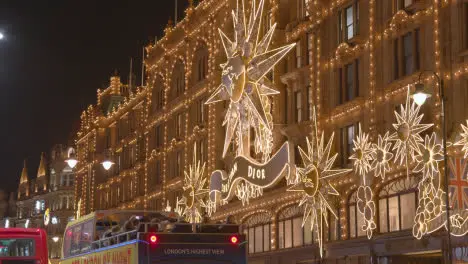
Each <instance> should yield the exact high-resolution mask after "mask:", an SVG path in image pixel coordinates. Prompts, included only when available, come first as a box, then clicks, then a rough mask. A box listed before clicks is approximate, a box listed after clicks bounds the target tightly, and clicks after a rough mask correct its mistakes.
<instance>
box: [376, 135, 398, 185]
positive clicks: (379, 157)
mask: <svg viewBox="0 0 468 264" xmlns="http://www.w3.org/2000/svg"><path fill="white" fill-rule="evenodd" d="M389 138H390V137H389V133H388V132H387V133H385V135H384V136H383V137H382V135H379V138H378V140H377V144H375V143H374V144H372V147H373V148H374V151H373V152H372V153H371V155H372V164H371V167H372V170H373V171H374V176H375V177H381V178H382V180H384V179H385V174H386V173H387V172H388V171H390V161H391V160H392V159H393V153H392V152H391V151H390V148H391V147H392V143H390V142H389Z"/></svg>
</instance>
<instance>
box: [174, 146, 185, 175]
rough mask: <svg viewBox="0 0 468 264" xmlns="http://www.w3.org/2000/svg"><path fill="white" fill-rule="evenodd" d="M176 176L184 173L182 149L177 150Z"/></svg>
mask: <svg viewBox="0 0 468 264" xmlns="http://www.w3.org/2000/svg"><path fill="white" fill-rule="evenodd" d="M175 166H176V167H175V175H174V176H175V177H179V176H181V175H182V173H181V172H182V169H183V168H182V153H181V152H180V151H178V152H176V164H175Z"/></svg>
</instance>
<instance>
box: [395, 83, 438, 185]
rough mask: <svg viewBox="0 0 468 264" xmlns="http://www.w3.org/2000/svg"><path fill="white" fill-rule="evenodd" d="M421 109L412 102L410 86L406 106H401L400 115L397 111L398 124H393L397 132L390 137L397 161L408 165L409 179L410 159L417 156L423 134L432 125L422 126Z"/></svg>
mask: <svg viewBox="0 0 468 264" xmlns="http://www.w3.org/2000/svg"><path fill="white" fill-rule="evenodd" d="M419 110H420V107H419V106H418V105H417V104H416V103H415V102H411V96H410V89H409V86H408V93H407V96H406V104H405V106H403V105H402V106H401V108H400V113H398V112H397V111H395V116H396V119H397V123H396V124H393V127H394V128H395V130H396V132H395V133H393V134H392V135H391V137H390V140H391V141H394V142H395V145H394V146H393V150H396V154H395V161H396V162H398V160H399V163H400V165H403V164H404V163H406V167H407V170H408V171H407V174H408V175H407V176H408V177H409V169H408V167H409V160H408V159H409V158H412V157H414V156H415V153H417V152H418V151H419V143H421V142H423V141H424V140H423V139H422V137H421V135H420V134H421V132H423V131H425V130H426V129H428V128H430V127H431V126H432V124H420V123H421V120H422V118H423V116H424V115H423V114H421V115H420V114H419Z"/></svg>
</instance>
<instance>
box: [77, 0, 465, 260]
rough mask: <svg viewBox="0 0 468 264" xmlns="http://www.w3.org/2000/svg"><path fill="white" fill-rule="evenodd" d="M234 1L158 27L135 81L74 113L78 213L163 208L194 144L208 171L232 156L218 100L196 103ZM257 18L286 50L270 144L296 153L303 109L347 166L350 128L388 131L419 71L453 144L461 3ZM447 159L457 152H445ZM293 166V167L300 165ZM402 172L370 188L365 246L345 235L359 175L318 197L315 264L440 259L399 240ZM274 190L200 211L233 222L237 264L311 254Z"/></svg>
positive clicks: (220, 57)
mask: <svg viewBox="0 0 468 264" xmlns="http://www.w3.org/2000/svg"><path fill="white" fill-rule="evenodd" d="M247 2H248V4H246V6H250V1H247ZM257 2H258V1H257ZM235 6H236V1H234V0H229V1H228V0H226V1H225V0H223V1H220V0H205V1H201V3H199V4H198V5H197V6H196V7H194V6H191V7H189V8H188V9H187V10H186V17H185V18H184V19H183V20H182V21H181V22H179V23H178V24H177V25H175V26H172V25H169V26H168V27H167V28H166V30H165V33H166V34H165V36H164V37H163V38H162V39H160V40H159V41H158V42H157V43H155V44H152V45H149V46H148V47H147V48H146V50H147V57H146V60H145V63H146V70H147V74H148V78H147V80H146V85H145V86H142V87H132V86H130V87H129V86H128V85H125V84H122V83H121V80H120V78H119V77H118V76H113V77H111V81H110V85H109V87H107V88H105V89H103V90H98V92H97V103H96V104H95V105H90V106H89V107H88V108H87V109H86V110H85V111H84V112H83V114H82V116H81V120H82V123H81V129H80V131H79V133H78V139H77V143H76V144H77V155H78V160H79V161H80V163H79V165H78V166H77V169H76V172H77V184H76V185H75V197H76V199H75V202H76V203H78V202H79V201H81V202H79V204H80V205H79V209H80V214H81V215H83V214H86V213H89V212H92V211H95V210H98V209H112V208H119V209H145V210H162V209H163V208H166V207H167V205H169V206H170V207H174V206H175V203H176V197H181V193H182V188H181V187H182V184H183V177H182V175H183V171H184V170H186V169H188V166H189V162H190V161H191V160H192V155H193V145H194V144H197V151H198V152H199V153H197V156H198V157H200V158H201V160H202V161H205V162H207V171H208V172H212V171H213V170H215V169H227V168H229V167H230V165H231V164H232V160H233V156H234V153H233V152H232V151H231V153H229V154H228V155H227V157H226V158H225V159H221V158H220V157H221V156H222V151H223V144H224V134H225V129H224V127H223V126H222V123H223V118H224V113H225V111H226V107H227V105H225V104H222V103H219V104H215V105H213V104H211V105H205V104H204V102H205V101H206V99H207V98H208V97H209V96H210V95H211V94H212V92H213V91H214V89H216V88H217V87H218V85H219V83H220V76H221V68H220V67H219V65H220V64H222V63H224V62H225V61H226V58H225V55H224V51H223V47H222V43H221V41H220V38H219V34H218V28H220V29H222V30H223V32H226V34H228V35H229V36H231V35H232V34H233V30H232V22H231V16H230V12H231V10H232V9H234V8H235ZM262 18H263V23H264V26H263V28H262V29H261V31H262V32H266V30H268V28H269V27H271V26H272V25H273V24H274V23H277V32H276V33H275V35H274V37H273V45H274V46H281V45H284V44H287V43H293V42H295V43H297V45H296V48H295V50H294V51H292V52H290V54H289V55H288V56H287V57H286V58H285V59H284V60H283V61H282V62H281V63H280V64H279V65H277V66H276V67H275V68H274V70H273V72H272V73H271V74H269V76H268V77H269V78H270V79H271V80H272V81H273V82H274V83H275V87H276V89H277V90H278V91H280V95H277V96H274V97H273V98H272V99H273V106H272V114H273V120H274V124H275V125H274V133H273V137H274V145H275V148H274V149H275V150H276V149H278V148H279V147H280V146H281V144H282V143H283V142H284V141H286V140H288V141H290V142H292V143H294V144H295V146H301V147H302V148H304V147H305V146H306V140H305V138H306V137H307V136H309V135H310V133H311V116H312V111H313V109H314V107H315V109H316V112H317V116H318V127H319V129H320V131H323V132H324V133H325V134H326V135H327V137H330V136H331V135H332V132H334V136H335V138H334V139H335V140H334V142H335V144H334V146H333V152H335V153H338V154H339V158H338V159H337V161H336V165H338V166H340V167H350V166H351V164H350V162H349V160H348V157H349V156H350V154H351V152H352V147H353V146H352V139H353V138H354V137H355V135H356V134H357V130H358V128H359V125H360V127H361V129H362V130H364V131H366V132H369V133H370V137H371V140H372V141H376V139H377V135H378V134H384V132H385V131H392V129H393V127H392V124H393V123H394V122H395V116H394V111H395V110H396V109H397V107H399V105H400V104H402V103H404V102H405V99H406V91H407V87H408V86H410V87H413V85H414V84H415V83H416V82H418V78H419V75H420V73H424V74H423V75H422V80H423V81H424V82H425V83H427V84H434V83H436V79H435V78H434V77H433V76H432V75H431V74H430V73H428V71H431V72H435V73H437V74H438V75H439V76H441V77H442V78H443V80H444V89H445V90H444V91H445V95H446V102H445V103H446V104H445V105H446V107H447V112H448V114H447V116H446V117H447V129H448V138H449V140H452V141H453V140H455V139H457V135H458V133H459V132H460V126H459V124H460V123H464V122H465V119H467V117H468V108H466V107H464V105H465V104H466V102H467V101H468V93H467V92H466V91H468V2H467V1H465V0H458V1H447V0H434V1H430V0H404V1H403V0H388V1H376V0H369V1H364V0H346V1H344V0H265V11H264V13H263V15H262ZM434 93H435V96H433V98H432V99H431V100H430V101H429V102H428V104H426V105H425V106H423V108H422V110H421V111H422V112H423V113H424V114H425V115H424V119H423V122H426V123H434V124H435V126H434V128H433V129H432V130H433V131H436V132H440V130H441V118H440V117H441V115H440V114H439V113H440V109H441V108H440V106H441V101H440V95H439V94H438V90H437V89H434ZM296 149H297V148H296ZM449 154H450V156H451V157H452V158H453V159H455V158H460V156H462V155H461V150H460V149H457V148H450V149H449ZM253 156H254V155H253ZM296 156H297V157H298V156H299V155H296ZM107 157H110V158H111V159H112V160H113V162H114V163H115V165H114V166H113V167H112V168H111V170H109V171H105V170H104V169H103V168H102V166H101V164H100V163H101V162H102V161H103V160H104V159H105V158H107ZM462 162H466V161H465V160H463V161H462ZM296 164H298V165H301V161H300V158H296ZM405 172H406V170H405V169H404V168H402V167H400V166H395V167H392V169H391V171H390V172H389V174H388V177H387V178H386V179H385V180H384V181H382V180H379V179H376V180H375V183H374V184H373V187H372V188H373V191H374V194H375V196H376V198H375V199H376V200H375V203H376V204H377V207H378V209H377V212H376V215H375V222H376V223H377V230H376V233H377V234H375V235H374V238H373V239H372V240H367V238H366V237H365V234H363V233H362V231H361V230H360V228H358V227H359V226H360V225H362V222H361V221H362V219H360V217H359V214H358V213H357V210H356V189H357V187H358V185H359V177H357V176H356V175H353V173H351V174H348V175H346V176H343V177H341V178H339V179H337V180H335V181H334V184H335V186H336V187H337V189H338V191H339V193H340V196H339V197H337V198H336V199H335V200H333V201H330V203H331V204H332V205H333V206H334V207H335V208H336V210H337V211H338V216H339V219H338V220H334V219H328V220H329V221H330V222H329V227H327V228H326V230H325V235H324V236H325V240H326V241H327V242H326V244H325V251H326V259H327V263H369V262H370V259H374V260H375V259H379V261H382V262H379V263H395V262H391V261H397V262H398V263H404V262H410V261H413V262H411V263H429V262H430V261H434V263H440V262H438V261H442V259H443V257H442V255H443V253H445V252H446V249H445V248H444V241H445V238H444V232H440V233H437V234H435V235H433V236H431V237H428V238H424V239H422V240H416V239H415V238H413V236H412V235H411V228H412V225H413V216H414V211H415V210H416V207H417V204H416V197H417V184H416V181H415V178H416V177H418V175H416V174H415V175H411V177H409V178H408V179H407V178H406V175H405ZM465 173H466V172H465ZM465 178H466V175H465ZM286 189H287V187H286V183H285V182H282V183H280V184H278V185H277V186H276V187H275V188H273V189H271V190H268V191H266V192H265V194H264V195H263V197H260V198H257V199H255V200H253V201H251V202H250V203H249V204H248V205H246V206H242V205H241V203H240V202H239V201H236V200H233V201H232V202H231V203H230V204H228V205H226V206H225V207H223V208H221V209H220V210H219V211H218V212H217V213H216V214H215V215H214V216H213V217H212V220H213V221H219V220H222V219H224V218H226V217H227V216H228V215H231V214H233V215H234V216H235V218H236V220H237V221H238V222H239V223H242V224H243V225H244V230H246V232H247V236H248V238H249V241H251V243H250V244H249V251H250V262H249V263H265V264H266V263H268V264H270V263H271V264H274V263H315V262H314V261H318V260H319V256H318V255H317V254H318V253H317V247H316V245H315V244H314V243H313V241H314V239H313V235H312V234H310V233H309V232H308V231H307V230H304V229H302V227H301V221H302V215H301V210H300V209H299V208H297V202H298V198H299V197H298V196H297V195H292V194H291V193H288V192H286ZM413 203H414V204H413ZM458 206H459V209H461V210H462V209H463V208H466V207H465V206H468V205H465V204H463V203H462V204H458ZM466 242H467V241H466V239H465V238H454V239H452V243H461V244H462V245H463V243H466ZM457 245H459V244H457ZM465 245H466V244H465ZM369 256H371V258H370V257H369Z"/></svg>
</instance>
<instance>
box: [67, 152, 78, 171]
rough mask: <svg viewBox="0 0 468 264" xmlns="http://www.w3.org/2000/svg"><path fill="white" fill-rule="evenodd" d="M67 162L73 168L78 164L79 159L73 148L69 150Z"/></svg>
mask: <svg viewBox="0 0 468 264" xmlns="http://www.w3.org/2000/svg"><path fill="white" fill-rule="evenodd" d="M65 162H66V163H67V164H68V167H70V168H71V169H73V168H75V166H76V164H77V163H78V160H77V159H76V153H75V150H74V149H73V148H70V149H69V150H68V159H66V160H65Z"/></svg>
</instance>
